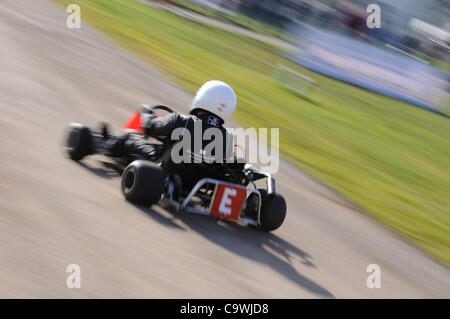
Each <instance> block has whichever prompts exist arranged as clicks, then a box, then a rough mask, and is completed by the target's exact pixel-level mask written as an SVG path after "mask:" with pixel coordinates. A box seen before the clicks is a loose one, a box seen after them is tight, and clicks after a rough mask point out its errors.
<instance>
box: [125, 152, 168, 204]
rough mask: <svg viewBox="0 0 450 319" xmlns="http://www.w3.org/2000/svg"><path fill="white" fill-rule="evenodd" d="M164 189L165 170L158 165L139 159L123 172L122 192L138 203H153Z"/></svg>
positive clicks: (129, 199)
mask: <svg viewBox="0 0 450 319" xmlns="http://www.w3.org/2000/svg"><path fill="white" fill-rule="evenodd" d="M163 191H164V172H163V170H162V168H161V167H159V166H158V165H156V164H154V163H152V162H149V161H145V160H137V161H134V162H132V163H131V164H129V165H128V166H127V167H126V168H125V170H124V171H123V174H122V193H123V195H124V196H125V198H126V199H127V200H128V201H130V202H132V203H136V204H145V205H152V204H155V203H157V202H158V201H159V199H160V198H161V195H162V193H163Z"/></svg>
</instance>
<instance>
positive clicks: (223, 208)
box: [211, 184, 247, 220]
mask: <svg viewBox="0 0 450 319" xmlns="http://www.w3.org/2000/svg"><path fill="white" fill-rule="evenodd" d="M246 195H247V190H246V189H245V188H243V187H239V186H234V185H230V184H218V185H217V191H216V196H215V197H214V202H213V204H212V206H211V216H216V217H219V218H225V219H232V220H237V219H239V216H240V215H241V210H242V206H243V205H244V201H245V197H246Z"/></svg>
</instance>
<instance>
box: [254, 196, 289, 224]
mask: <svg viewBox="0 0 450 319" xmlns="http://www.w3.org/2000/svg"><path fill="white" fill-rule="evenodd" d="M258 191H259V193H260V194H261V200H262V203H261V213H260V221H261V224H260V226H259V229H261V230H263V231H267V232H270V231H272V230H275V229H277V228H278V227H280V226H281V224H283V221H284V219H285V217H286V201H285V200H284V197H283V196H281V195H280V194H272V195H270V196H269V195H268V194H267V190H265V189H258Z"/></svg>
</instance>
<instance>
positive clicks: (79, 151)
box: [66, 123, 93, 161]
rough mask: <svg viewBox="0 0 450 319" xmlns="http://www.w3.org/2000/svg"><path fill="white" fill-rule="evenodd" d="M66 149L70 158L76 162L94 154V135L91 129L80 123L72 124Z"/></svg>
mask: <svg viewBox="0 0 450 319" xmlns="http://www.w3.org/2000/svg"><path fill="white" fill-rule="evenodd" d="M66 147H67V153H68V154H69V157H70V158H71V159H73V160H74V161H79V160H81V159H82V158H83V157H85V156H86V155H89V154H92V153H93V152H92V134H91V131H90V130H89V128H88V127H86V126H84V125H81V124H78V123H71V124H70V125H69V136H68V137H67V145H66Z"/></svg>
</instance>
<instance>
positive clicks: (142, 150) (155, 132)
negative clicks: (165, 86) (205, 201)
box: [121, 108, 233, 186]
mask: <svg viewBox="0 0 450 319" xmlns="http://www.w3.org/2000/svg"><path fill="white" fill-rule="evenodd" d="M141 120H142V124H143V132H144V134H141V133H138V132H131V133H127V134H126V135H125V136H124V138H123V142H122V143H123V144H122V145H123V146H122V147H121V149H122V151H123V152H125V153H127V154H137V155H139V156H141V157H143V158H148V159H152V158H154V156H155V152H156V148H155V144H152V143H149V141H148V140H147V136H152V137H158V138H159V139H161V138H164V139H165V140H166V141H169V142H165V143H173V145H175V144H177V143H182V142H183V140H184V139H189V138H190V147H188V149H186V147H185V148H181V147H180V152H179V153H178V154H179V155H180V157H181V158H182V159H183V161H182V162H181V163H180V162H178V163H174V161H172V160H168V161H166V163H165V164H163V165H166V167H165V168H166V170H167V169H169V170H170V172H171V173H178V175H180V177H181V179H182V183H183V185H184V186H193V184H194V183H195V182H196V181H198V180H199V179H200V178H202V177H211V178H220V176H217V174H218V169H217V167H218V166H220V165H223V163H225V162H226V160H227V158H229V157H232V156H233V154H232V152H233V136H232V135H231V134H230V133H229V132H228V131H227V130H226V129H225V127H223V125H222V121H221V120H220V119H219V118H217V117H215V116H214V115H212V114H211V113H208V112H206V111H205V112H199V114H198V115H184V114H181V113H171V114H169V115H166V116H164V117H157V116H155V115H154V114H153V113H152V112H148V110H147V109H146V108H144V109H142V110H141ZM177 129H178V130H177ZM208 129H213V130H210V131H209V132H214V133H217V134H216V135H213V136H210V137H206V138H204V137H205V135H204V134H205V132H208V131H207V130H208ZM206 135H208V134H206ZM216 138H219V139H221V141H218V142H219V144H216V145H218V146H219V147H220V146H221V151H219V149H218V148H216V149H214V150H213V151H212V152H210V153H208V154H205V151H204V150H205V149H207V145H208V144H210V143H211V142H212V141H216V140H215V139H216ZM196 139H197V141H196ZM188 144H189V143H187V144H185V145H188ZM156 155H157V154H156ZM171 155H172V153H171ZM157 156H158V155H157ZM167 162H169V163H167Z"/></svg>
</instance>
